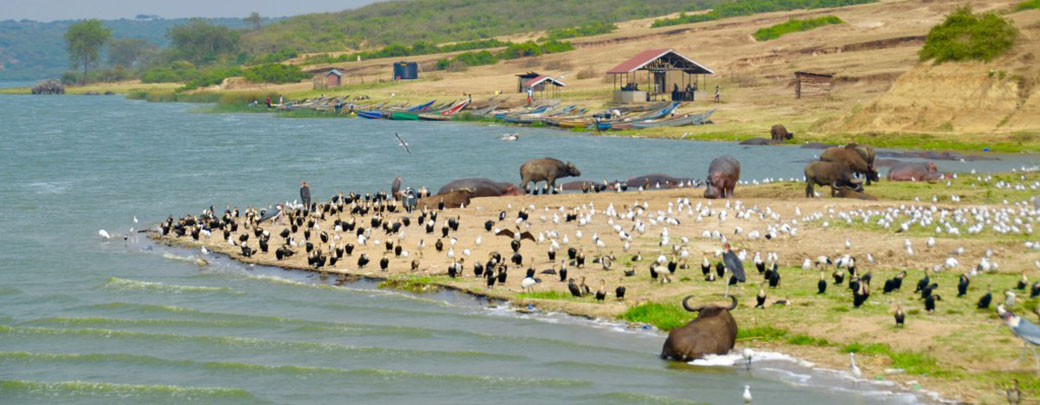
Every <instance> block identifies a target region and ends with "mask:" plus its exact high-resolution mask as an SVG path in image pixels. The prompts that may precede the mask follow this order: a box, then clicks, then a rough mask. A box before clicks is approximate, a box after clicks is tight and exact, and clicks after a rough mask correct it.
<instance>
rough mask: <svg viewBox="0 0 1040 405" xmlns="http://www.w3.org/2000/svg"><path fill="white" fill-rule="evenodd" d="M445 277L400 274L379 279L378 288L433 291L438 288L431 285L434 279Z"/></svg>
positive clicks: (418, 291)
mask: <svg viewBox="0 0 1040 405" xmlns="http://www.w3.org/2000/svg"><path fill="white" fill-rule="evenodd" d="M442 278H446V277H445V276H439V277H431V276H400V277H390V278H388V279H386V280H383V281H380V282H379V284H378V287H379V288H387V289H391V290H401V291H408V292H413V293H421V292H427V291H434V290H437V289H438V288H437V287H436V286H435V285H433V283H434V282H435V281H443V280H440V279H442Z"/></svg>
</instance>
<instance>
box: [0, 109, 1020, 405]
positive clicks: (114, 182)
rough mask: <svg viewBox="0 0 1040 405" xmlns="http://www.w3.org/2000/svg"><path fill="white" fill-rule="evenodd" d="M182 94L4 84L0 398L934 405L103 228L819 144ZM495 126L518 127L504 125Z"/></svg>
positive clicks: (645, 339)
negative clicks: (112, 237) (298, 113)
mask: <svg viewBox="0 0 1040 405" xmlns="http://www.w3.org/2000/svg"><path fill="white" fill-rule="evenodd" d="M192 108H195V106H191V105H186V104H149V103H144V102H136V101H129V100H125V99H123V98H120V97H72V96H66V97H29V96H0V123H3V126H2V128H0V156H3V158H2V159H0V207H2V208H0V246H3V248H2V249H0V398H2V399H3V401H2V402H44V401H46V402H77V403H81V402H98V403H110V402H113V401H129V402H148V403H156V402H181V401H184V400H186V399H198V400H202V401H205V402H207V403H258V402H259V403H264V402H269V403H328V402H411V403H459V402H477V401H482V402H486V401H493V402H496V403H521V402H523V403H546V402H585V403H597V404H598V403H633V402H648V403H656V402H664V403H668V402H686V401H700V402H712V403H736V402H739V401H740V396H741V393H742V391H743V386H744V385H745V384H747V385H750V386H751V387H752V392H753V394H754V395H755V397H756V398H759V399H760V400H759V401H758V402H766V403H772V404H804V403H817V404H824V403H842V404H869V403H893V402H897V403H898V402H915V401H924V400H925V399H924V398H923V397H919V396H914V395H908V394H890V393H885V392H884V391H885V390H886V388H885V387H883V386H872V385H870V384H866V387H865V386H864V384H855V383H852V382H850V381H848V380H847V379H846V378H844V377H843V375H842V374H841V373H828V372H822V371H815V370H811V369H809V368H806V367H802V366H800V365H798V364H796V363H794V362H789V361H780V360H777V361H763V362H761V363H760V364H756V365H755V367H754V368H753V369H752V371H751V372H746V371H744V370H743V369H742V368H739V367H738V368H733V367H699V366H690V365H684V364H679V365H677V364H669V363H665V362H662V361H660V360H658V359H657V353H658V352H659V350H660V346H661V343H662V342H663V336H662V335H661V334H660V333H658V332H655V331H628V330H625V329H624V328H623V327H621V326H619V325H613V324H610V323H606V322H597V321H588V320H580V319H575V318H571V317H566V316H559V315H553V314H534V315H519V314H517V313H516V312H515V311H512V310H510V309H508V308H502V307H497V308H496V307H495V306H496V305H488V304H489V303H486V302H482V301H480V300H478V299H475V298H470V297H466V296H461V295H459V294H456V293H448V292H442V293H437V294H433V295H422V296H412V295H408V294H399V293H393V292H387V291H381V290H378V289H376V288H375V286H374V285H371V284H370V283H367V282H359V283H355V284H352V285H349V286H348V287H333V286H328V285H323V284H321V283H318V282H317V281H316V280H314V279H313V277H312V276H311V275H309V274H305V273H298V272H287V271H282V270H279V269H272V268H259V267H246V266H243V265H239V264H236V263H233V262H231V261H229V260H227V259H216V260H215V261H216V263H214V264H213V265H212V266H210V267H209V268H208V269H207V270H205V271H199V270H198V269H197V268H196V267H195V265H194V263H192V262H189V261H183V260H177V259H176V257H177V256H181V257H183V256H186V255H188V254H190V252H187V251H184V250H179V249H173V248H164V247H160V246H156V245H153V244H151V243H149V242H147V241H146V240H143V238H141V240H133V239H131V240H128V241H125V242H124V241H121V240H116V241H112V242H108V243H102V242H100V241H99V238H98V237H97V231H98V229H102V228H104V229H107V230H108V231H109V232H117V233H127V231H128V230H129V228H131V227H136V228H137V229H140V228H143V227H146V226H147V224H154V223H155V222H157V221H159V220H161V219H163V218H165V217H166V216H167V215H171V214H173V215H180V214H184V213H188V212H197V211H199V210H201V209H202V208H203V207H207V206H209V205H211V204H212V205H215V206H218V207H223V206H224V204H228V203H232V204H235V205H238V206H242V207H244V206H246V205H252V204H255V205H267V204H269V203H272V202H277V201H283V200H286V199H293V198H295V195H296V190H297V184H298V182H299V181H300V180H301V179H305V180H307V181H308V182H309V183H311V184H312V189H313V193H314V195H315V196H316V197H317V196H328V195H331V194H332V193H333V192H335V191H338V190H367V191H374V190H377V189H381V188H386V187H388V186H389V183H390V180H391V179H392V178H393V177H394V176H395V175H400V176H401V177H402V178H404V179H405V183H406V184H412V185H418V184H426V185H429V186H431V187H433V188H434V189H436V187H439V186H440V185H441V184H443V183H445V182H446V181H448V180H450V179H452V178H459V177H473V176H481V177H485V176H486V177H492V178H496V179H503V180H512V181H518V177H519V173H518V167H519V166H520V164H521V163H522V162H523V161H524V160H526V159H528V158H532V157H542V156H553V157H558V158H561V159H566V160H572V161H574V162H575V163H576V164H577V165H578V166H579V167H580V168H581V170H582V171H583V172H584V173H585V174H586V176H584V177H586V178H592V179H602V178H610V179H614V178H627V177H631V176H634V175H639V174H644V173H650V172H667V173H670V174H673V175H684V176H692V177H702V176H703V171H704V170H705V167H706V166H707V163H708V161H709V160H710V159H711V157H713V156H715V155H718V154H721V153H730V154H732V155H734V156H736V157H737V158H738V159H740V160H741V162H742V164H743V167H744V177H745V178H765V177H777V176H780V177H796V176H799V173H800V168H801V166H802V165H804V161H805V160H807V159H810V158H812V156H813V155H814V154H816V153H818V151H813V150H806V149H799V148H795V147H775V148H769V149H768V153H769V154H768V156H762V154H763V152H762V151H763V149H752V148H742V147H738V146H736V145H734V144H730V143H704V142H686V141H667V140H648V139H625V138H612V137H588V136H580V135H573V134H570V133H565V132H559V131H553V130H537V129H530V130H525V129H518V128H511V127H495V126H483V125H472V124H457V123H431V124H424V123H414V122H389V121H379V122H372V121H365V120H356V119H355V120H341V119H305V120H303V119H299V120H298V119H276V118H273V117H271V116H269V115H266V114H226V115H215V114H199V113H193V112H191V111H190V110H191V109H192ZM394 132H398V133H400V134H401V136H402V137H404V138H405V139H406V140H407V141H408V142H409V143H410V147H411V149H412V153H411V154H408V153H406V152H405V151H404V150H403V149H401V148H399V147H398V146H397V145H396V141H395V140H394V138H393V136H392V134H393V133H394ZM506 132H520V137H521V140H520V141H519V142H515V143H513V142H503V141H500V140H498V136H500V135H501V134H503V133H506ZM756 155H757V156H756ZM1023 161H1025V158H1023V159H1019V160H1015V159H1012V160H1001V161H995V162H994V161H988V162H976V163H970V164H974V165H977V166H978V167H980V168H982V169H985V170H1006V169H1010V168H1013V167H1016V166H1019V165H1021V164H1022V162H1023ZM951 164H953V163H951ZM958 164H959V163H958ZM966 164H967V163H966ZM134 217H136V218H138V219H139V221H140V222H139V223H136V224H135V223H134V222H133V218H134ZM762 400H765V401H762Z"/></svg>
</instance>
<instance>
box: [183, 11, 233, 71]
mask: <svg viewBox="0 0 1040 405" xmlns="http://www.w3.org/2000/svg"><path fill="white" fill-rule="evenodd" d="M166 37H167V38H169V39H170V46H171V48H172V51H173V54H174V55H173V56H174V58H172V59H175V60H176V59H183V60H186V61H189V62H192V63H194V64H196V65H204V64H207V63H212V62H215V61H217V59H218V58H220V57H222V56H227V55H228V54H231V53H233V52H235V51H236V50H237V49H238V37H239V33H238V32H236V31H232V30H231V29H230V28H228V27H225V26H223V25H213V24H210V23H208V22H206V20H203V19H199V18H195V19H192V20H191V21H190V22H188V23H187V24H184V25H178V26H176V27H173V28H170V30H169V31H167V32H166Z"/></svg>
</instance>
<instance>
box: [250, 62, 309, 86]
mask: <svg viewBox="0 0 1040 405" xmlns="http://www.w3.org/2000/svg"><path fill="white" fill-rule="evenodd" d="M243 76H245V78H246V80H249V81H251V82H253V83H295V82H298V81H300V80H303V79H306V78H308V77H310V76H311V75H310V74H308V73H304V72H303V71H301V70H300V67H299V66H296V65H282V64H279V63H271V64H267V65H260V66H257V67H254V68H251V69H249V70H246V71H245V73H244V74H243Z"/></svg>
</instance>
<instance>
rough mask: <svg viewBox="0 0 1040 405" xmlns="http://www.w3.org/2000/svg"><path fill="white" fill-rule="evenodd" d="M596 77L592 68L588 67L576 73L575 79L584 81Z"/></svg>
mask: <svg viewBox="0 0 1040 405" xmlns="http://www.w3.org/2000/svg"><path fill="white" fill-rule="evenodd" d="M596 76H597V73H596V70H595V69H593V68H592V66H589V67H587V68H585V69H582V70H580V71H578V76H577V78H578V80H584V79H591V78H593V77H596Z"/></svg>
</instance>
